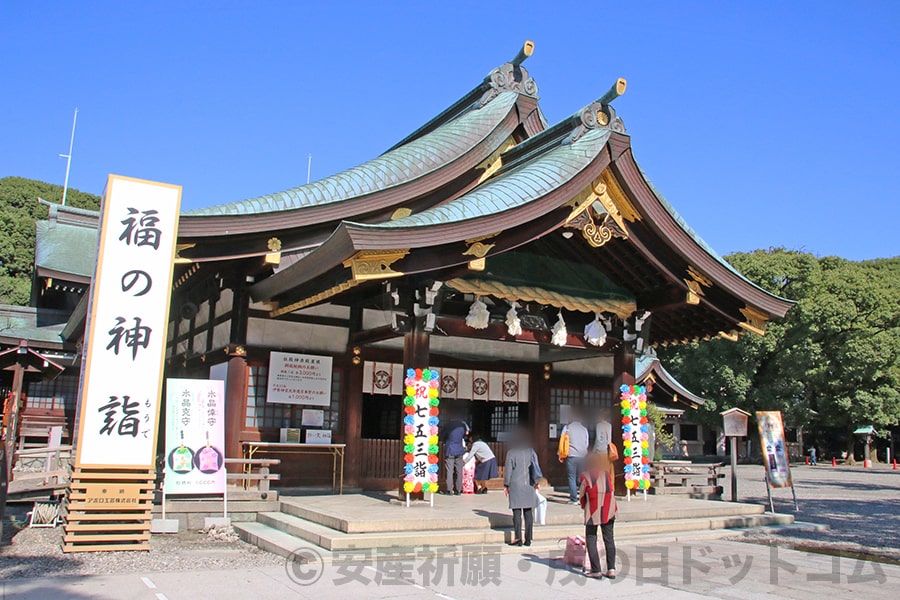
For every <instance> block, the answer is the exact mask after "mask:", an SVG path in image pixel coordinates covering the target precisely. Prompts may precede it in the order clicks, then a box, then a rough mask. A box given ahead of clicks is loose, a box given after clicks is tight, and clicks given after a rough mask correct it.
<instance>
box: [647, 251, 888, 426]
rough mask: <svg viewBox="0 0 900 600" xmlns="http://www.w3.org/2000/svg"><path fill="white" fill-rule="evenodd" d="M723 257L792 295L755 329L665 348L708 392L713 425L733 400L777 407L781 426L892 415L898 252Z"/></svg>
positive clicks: (870, 420) (691, 382)
mask: <svg viewBox="0 0 900 600" xmlns="http://www.w3.org/2000/svg"><path fill="white" fill-rule="evenodd" d="M728 259H729V261H730V262H731V263H732V264H733V265H734V266H735V267H736V268H737V269H738V270H739V271H741V272H742V273H744V275H746V276H747V277H748V278H749V279H751V280H753V281H755V282H756V283H758V284H759V285H761V286H762V287H764V288H766V289H767V290H769V291H771V292H774V293H776V294H779V295H781V296H783V297H786V298H789V299H791V300H794V301H796V302H797V304H796V306H794V308H792V309H791V310H790V312H789V313H788V315H787V317H786V318H785V319H783V320H781V321H778V322H773V323H769V326H768V329H767V332H766V335H765V336H763V337H759V336H755V335H752V334H744V335H742V336H741V337H740V339H739V340H738V341H737V342H730V341H727V340H724V339H716V340H710V341H708V342H701V343H697V344H688V345H685V346H679V347H674V348H667V349H663V350H662V351H661V352H660V355H661V358H663V360H664V361H665V362H666V365H667V368H669V369H671V370H672V372H673V373H675V375H676V376H677V377H678V378H679V380H680V381H682V382H683V383H684V384H685V385H687V387H689V388H690V389H692V390H693V391H695V392H697V393H698V394H699V395H701V396H704V397H706V398H709V399H711V400H712V402H710V403H708V404H707V406H705V407H704V409H703V411H702V413H701V415H698V416H701V417H702V418H703V420H704V421H705V422H707V423H708V424H719V423H720V422H721V419H720V417H719V415H718V412H719V411H721V410H724V409H726V408H731V407H734V406H737V407H740V408H743V409H744V410H747V411H750V412H753V411H756V410H781V411H782V412H783V413H784V415H785V421H786V423H787V424H788V425H789V426H808V425H810V424H813V423H814V424H821V425H827V426H834V427H843V428H845V429H847V430H848V431H852V429H854V428H855V427H857V426H859V425H864V424H865V425H868V424H873V425H875V426H876V428H877V427H891V426H895V425H897V424H898V421H900V258H897V259H881V260H875V261H864V262H852V261H848V260H844V259H841V258H836V257H825V258H816V257H815V256H813V255H811V254H808V253H802V252H795V251H790V250H785V249H772V250H768V251H762V250H759V251H756V252H751V253H740V254H734V255H731V256H729V257H728Z"/></svg>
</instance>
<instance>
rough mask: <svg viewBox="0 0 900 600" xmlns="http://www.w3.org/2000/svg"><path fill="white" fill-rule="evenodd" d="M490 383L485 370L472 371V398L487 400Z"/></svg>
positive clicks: (488, 375)
mask: <svg viewBox="0 0 900 600" xmlns="http://www.w3.org/2000/svg"><path fill="white" fill-rule="evenodd" d="M490 385H491V384H490V374H489V373H488V372H487V371H472V400H488V391H489V390H490Z"/></svg>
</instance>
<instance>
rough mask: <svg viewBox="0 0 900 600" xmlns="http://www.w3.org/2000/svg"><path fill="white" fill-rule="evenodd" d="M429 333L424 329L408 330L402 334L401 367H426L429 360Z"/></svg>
mask: <svg viewBox="0 0 900 600" xmlns="http://www.w3.org/2000/svg"><path fill="white" fill-rule="evenodd" d="M430 342H431V335H430V334H428V333H426V332H424V331H415V330H414V331H410V332H409V333H407V334H406V335H405V336H403V367H404V368H407V369H427V368H428V367H429V364H428V362H429V360H431V354H430V350H431V344H430Z"/></svg>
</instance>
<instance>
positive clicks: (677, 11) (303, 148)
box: [0, 0, 900, 259]
mask: <svg viewBox="0 0 900 600" xmlns="http://www.w3.org/2000/svg"><path fill="white" fill-rule="evenodd" d="M448 4H450V3H448ZM431 5H432V3H427V2H381V3H369V2H366V3H337V2H334V3H327V4H326V3H322V4H321V5H319V4H312V3H301V2H253V3H250V2H246V3H238V2H224V1H218V2H188V3H184V2H171V3H166V2H152V3H151V2H145V3H137V2H115V3H104V2H90V3H74V2H68V3H54V2H26V1H7V2H5V3H4V4H3V7H2V9H0V72H2V74H3V80H4V86H3V91H2V93H0V177H3V176H7V175H18V176H23V177H30V178H35V179H41V180H45V181H50V182H54V183H59V184H62V182H63V177H64V175H65V160H64V159H62V158H59V157H58V154H59V153H64V152H66V150H67V147H68V141H69V133H70V128H71V119H72V111H73V109H74V108H75V107H76V106H77V107H78V108H79V114H78V129H77V133H76V138H75V151H74V158H73V161H72V173H71V177H70V185H71V186H72V187H74V188H78V189H81V190H84V191H88V192H93V193H100V192H101V191H102V188H103V185H104V182H105V180H106V175H107V174H108V173H118V174H122V175H129V176H133V177H141V178H146V179H154V180H159V181H165V182H169V183H177V184H180V185H182V186H184V197H183V207H184V208H195V207H201V206H209V205H213V204H218V203H222V202H229V201H234V200H240V199H243V198H247V197H252V196H257V195H261V194H264V193H269V192H274V191H278V190H282V189H286V188H289V187H293V186H296V185H300V184H303V183H305V182H306V167H307V156H308V154H310V153H312V155H313V160H312V175H313V179H316V178H320V177H324V176H326V175H329V174H332V173H334V172H337V171H340V170H342V169H345V168H348V167H351V166H353V165H356V164H359V163H361V162H364V161H366V160H368V159H371V158H373V157H374V156H376V155H378V154H380V153H381V152H383V151H384V150H385V149H387V148H388V147H390V146H391V145H393V144H394V143H395V142H396V141H398V140H399V139H401V138H403V137H404V136H405V135H406V134H408V133H409V132H411V131H412V130H414V129H415V128H416V127H418V126H419V125H421V124H422V123H424V122H426V121H427V120H429V119H430V118H432V117H433V116H434V115H436V114H437V113H439V112H440V111H441V110H443V109H444V108H445V107H446V106H448V105H449V104H450V103H452V102H453V101H455V100H456V99H457V98H459V97H460V96H461V95H462V94H463V93H465V92H467V91H468V90H469V89H471V88H472V87H474V86H475V85H476V84H477V83H479V82H480V81H481V79H482V78H483V77H484V76H485V75H486V74H487V73H488V72H489V71H490V70H491V69H492V68H493V67H495V66H497V65H499V64H501V63H502V62H504V61H506V60H508V59H510V58H511V57H512V55H513V54H514V53H515V52H516V50H517V49H518V47H519V46H520V45H521V43H522V42H523V41H524V40H525V39H532V40H534V42H535V46H536V49H535V53H534V56H532V57H531V58H530V59H529V60H528V62H527V63H526V66H527V68H528V69H529V71H530V73H531V75H532V76H533V77H534V78H535V80H536V81H537V83H538V86H539V90H540V95H541V106H542V108H543V110H544V112H545V114H546V115H547V117H548V119H549V120H550V121H556V120H559V119H561V118H563V117H565V116H567V115H569V114H571V113H573V112H575V111H576V110H578V109H580V108H581V107H582V106H584V105H585V104H587V103H589V102H590V101H591V100H593V99H595V98H597V97H599V96H600V95H601V94H602V93H603V92H604V91H605V90H606V89H608V88H609V86H610V85H611V84H612V82H613V81H614V80H615V78H616V77H620V76H621V77H625V78H626V79H627V80H628V91H627V92H626V94H625V95H624V96H623V97H622V98H620V99H619V100H617V101H616V108H617V110H618V113H619V115H620V116H621V117H622V118H623V119H624V121H625V125H626V127H627V129H628V132H629V133H630V134H631V135H632V136H633V139H632V145H633V147H634V152H635V156H636V157H637V159H638V161H639V162H640V163H641V165H642V167H643V169H644V170H645V172H646V173H647V174H648V175H649V177H650V178H651V179H652V180H653V182H654V183H655V184H656V186H657V187H658V188H659V189H660V190H661V191H662V192H663V194H665V195H666V197H667V198H668V199H669V201H670V202H671V203H672V204H673V205H674V206H675V207H676V209H677V210H678V211H680V212H681V213H682V215H684V217H685V218H686V219H687V221H688V222H689V223H690V224H691V225H692V226H693V227H694V229H696V230H697V231H698V232H699V233H700V235H702V236H703V237H704V238H705V239H706V240H707V241H708V242H709V243H710V244H711V245H712V246H713V248H715V249H716V250H717V251H719V252H720V253H723V254H725V253H729V252H733V251H747V250H752V249H755V248H766V247H769V246H786V247H789V248H796V249H803V250H807V251H811V252H814V253H816V254H819V255H828V254H836V255H840V256H845V257H847V258H852V259H864V258H875V257H886V256H895V255H900V242H898V241H897V239H898V236H897V235H896V233H895V231H896V227H897V224H898V218H900V208H898V204H900V203H898V201H897V199H898V193H897V189H898V187H900V186H898V184H900V174H898V173H900V169H898V165H900V116H898V108H897V107H898V96H900V44H898V43H897V40H898V39H900V3H898V2H871V1H866V2H858V3H847V2H824V1H823V2H794V3H784V2H780V3H774V2H766V3H750V2H727V3H726V2H640V3H638V2H620V3H605V2H604V3H584V2H580V3H569V2H559V1H554V2H528V1H525V0H522V1H520V2H511V3H505V2H484V1H481V2H454V3H452V4H451V5H450V6H451V7H450V8H444V9H439V8H432V6H431Z"/></svg>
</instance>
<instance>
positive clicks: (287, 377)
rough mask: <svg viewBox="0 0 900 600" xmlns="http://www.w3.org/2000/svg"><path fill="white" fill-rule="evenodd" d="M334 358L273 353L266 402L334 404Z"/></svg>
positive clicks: (270, 356) (315, 404) (270, 358)
mask: <svg viewBox="0 0 900 600" xmlns="http://www.w3.org/2000/svg"><path fill="white" fill-rule="evenodd" d="M331 363H332V360H331V357H330V356H314V355H311V354H292V353H288V352H272V353H270V354H269V383H268V388H267V390H266V402H272V403H276V404H309V405H312V406H330V405H331Z"/></svg>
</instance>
